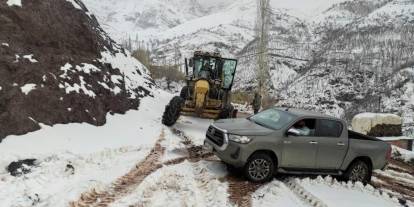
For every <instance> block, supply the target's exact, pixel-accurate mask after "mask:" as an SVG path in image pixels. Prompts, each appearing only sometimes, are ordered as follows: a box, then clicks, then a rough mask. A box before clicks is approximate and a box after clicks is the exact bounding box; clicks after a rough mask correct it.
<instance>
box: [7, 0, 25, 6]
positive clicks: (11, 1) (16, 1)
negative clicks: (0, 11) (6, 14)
mask: <svg viewBox="0 0 414 207" xmlns="http://www.w3.org/2000/svg"><path fill="white" fill-rule="evenodd" d="M7 5H9V6H19V7H22V0H7Z"/></svg>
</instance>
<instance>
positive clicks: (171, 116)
mask: <svg viewBox="0 0 414 207" xmlns="http://www.w3.org/2000/svg"><path fill="white" fill-rule="evenodd" d="M183 104H184V99H182V98H181V97H180V96H175V97H174V98H173V99H171V101H170V103H169V104H168V105H167V106H165V111H164V114H163V115H162V123H163V124H164V125H165V126H172V125H174V124H175V122H177V119H178V118H179V117H180V113H181V108H182V106H183Z"/></svg>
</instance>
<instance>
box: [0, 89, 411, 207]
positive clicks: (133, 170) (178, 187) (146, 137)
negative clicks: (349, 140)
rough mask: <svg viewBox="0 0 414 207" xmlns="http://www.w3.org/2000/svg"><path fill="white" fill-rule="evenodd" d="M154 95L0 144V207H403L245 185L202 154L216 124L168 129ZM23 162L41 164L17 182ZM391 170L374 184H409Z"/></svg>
mask: <svg viewBox="0 0 414 207" xmlns="http://www.w3.org/2000/svg"><path fill="white" fill-rule="evenodd" d="M154 95H155V98H151V97H147V98H144V99H143V100H142V103H141V106H140V108H139V110H137V111H129V112H128V113H126V114H125V115H114V116H112V115H108V122H107V124H106V125H105V126H102V127H95V126H91V125H87V124H69V125H56V126H53V127H47V126H43V128H42V129H41V130H39V131H37V132H33V133H29V134H27V135H24V136H13V137H8V138H6V139H5V140H4V141H3V142H2V143H1V144H0V206H2V207H3V206H4V207H8V206H16V207H17V206H69V204H70V203H71V202H74V203H72V206H80V204H81V203H82V202H83V203H87V202H92V204H93V203H95V204H96V203H99V204H103V205H108V206H292V207H293V206H363V207H366V206H401V204H400V203H401V199H398V198H400V197H399V196H400V192H394V191H393V189H391V188H390V189H387V188H386V187H384V186H385V185H378V186H379V188H375V187H373V186H371V185H368V186H363V185H362V184H360V183H356V184H352V183H344V182H338V181H336V180H335V179H333V178H331V177H325V178H322V177H316V178H315V177H312V178H307V177H296V176H277V177H276V178H275V179H274V180H273V181H272V182H270V183H267V184H263V185H257V184H252V183H249V182H246V181H244V180H243V179H242V178H240V177H239V176H237V175H233V174H230V173H228V172H227V168H226V166H225V165H224V164H223V163H222V162H220V160H219V159H218V158H216V157H215V156H212V155H207V154H203V152H202V150H201V147H200V146H201V145H202V143H203V140H204V133H205V131H206V129H207V127H208V126H209V124H210V123H211V122H212V120H206V119H198V118H192V117H181V118H180V119H179V121H178V123H177V124H176V125H175V126H173V127H172V128H167V127H164V126H162V125H161V124H160V122H161V121H160V119H161V115H162V112H163V110H164V106H165V104H166V103H167V102H168V101H169V99H170V98H171V95H170V94H167V93H165V92H162V91H157V92H155V94H154ZM158 145H160V146H158ZM154 146H155V147H154ZM157 146H158V147H157ZM26 158H35V159H37V160H38V161H37V167H34V168H32V172H31V173H28V174H26V175H22V176H20V177H13V176H11V175H9V174H8V173H7V172H6V171H5V167H6V166H7V165H8V164H9V163H10V162H12V161H16V160H18V159H26ZM397 168H398V166H394V167H393V168H390V169H387V170H386V171H378V172H376V173H377V174H378V176H376V177H374V179H373V180H374V183H379V184H381V183H382V184H385V181H384V179H383V177H394V178H398V179H397V180H400V181H404V182H405V183H408V184H409V185H411V184H412V183H414V177H413V174H410V173H412V172H406V173H402V172H397V171H396V169H397ZM381 176H382V177H381ZM123 181H125V182H123ZM111 186H113V187H111ZM114 186H116V187H114ZM374 186H376V185H374ZM407 189H408V188H407ZM410 192H412V191H410ZM89 195H94V196H96V197H97V198H98V199H96V197H93V196H92V197H93V198H91V196H89ZM411 196H412V195H405V196H402V197H403V198H413V197H411ZM99 198H102V200H100V199H99ZM108 198H109V199H108ZM76 201H78V202H76ZM403 203H404V205H406V206H414V205H413V203H410V201H409V200H406V201H405V202H403ZM92 204H89V205H86V206H93V205H92Z"/></svg>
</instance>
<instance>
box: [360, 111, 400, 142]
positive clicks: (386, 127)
mask: <svg viewBox="0 0 414 207" xmlns="http://www.w3.org/2000/svg"><path fill="white" fill-rule="evenodd" d="M352 129H353V130H354V131H356V132H359V133H362V134H366V135H370V136H375V137H386V136H401V135H402V119H401V117H399V116H397V115H394V114H375V113H362V114H358V115H356V116H355V117H354V118H353V119H352Z"/></svg>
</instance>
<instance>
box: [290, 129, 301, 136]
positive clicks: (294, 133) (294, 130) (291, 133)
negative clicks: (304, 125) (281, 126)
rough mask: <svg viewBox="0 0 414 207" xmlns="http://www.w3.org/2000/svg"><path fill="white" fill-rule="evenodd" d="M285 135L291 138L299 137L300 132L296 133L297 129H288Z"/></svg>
mask: <svg viewBox="0 0 414 207" xmlns="http://www.w3.org/2000/svg"><path fill="white" fill-rule="evenodd" d="M287 135H288V136H289V135H292V136H299V135H300V131H298V130H297V129H294V128H290V129H289V130H288V131H287Z"/></svg>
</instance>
